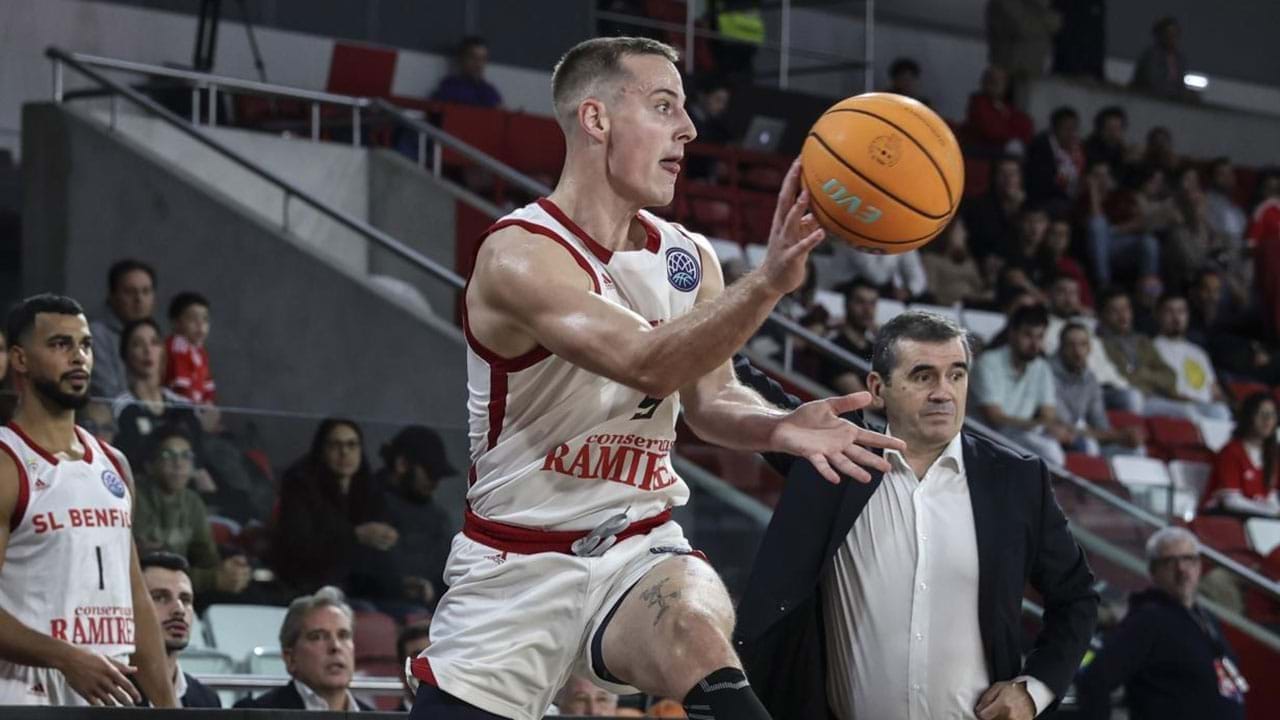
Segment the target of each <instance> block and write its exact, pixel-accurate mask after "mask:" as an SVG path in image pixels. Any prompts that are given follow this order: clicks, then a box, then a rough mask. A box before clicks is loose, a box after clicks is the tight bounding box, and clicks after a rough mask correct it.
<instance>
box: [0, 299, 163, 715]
mask: <svg viewBox="0 0 1280 720" xmlns="http://www.w3.org/2000/svg"><path fill="white" fill-rule="evenodd" d="M6 324H7V328H8V333H9V339H10V344H9V361H10V367H11V368H12V370H13V377H14V381H15V385H16V387H17V390H18V397H19V401H18V408H17V410H16V411H15V413H14V416H13V420H12V422H10V423H9V424H8V425H6V426H4V427H0V705H86V704H88V705H133V704H136V703H137V702H138V701H139V700H140V697H139V695H138V691H137V690H136V689H135V688H134V687H133V685H132V683H130V682H129V678H128V677H127V676H128V675H131V674H135V673H136V674H137V678H138V682H139V684H140V685H141V686H142V690H143V692H145V693H146V695H147V697H148V698H150V699H151V701H152V703H153V704H154V705H156V706H157V707H177V703H176V701H175V699H174V696H173V684H172V683H171V682H169V678H168V675H167V672H166V669H165V656H164V644H163V642H162V640H161V633H160V624H159V622H158V621H157V620H156V614H155V608H154V607H153V606H152V604H151V598H150V596H149V594H148V592H147V587H146V585H145V584H144V582H143V578H142V571H141V570H140V569H139V565H138V556H137V551H136V550H135V548H134V545H133V537H132V535H131V531H130V525H131V517H132V513H133V478H132V475H131V474H130V472H129V466H128V463H127V462H126V461H125V458H124V456H123V455H122V454H120V453H119V452H118V451H117V450H116V449H115V448H112V447H110V446H109V445H104V444H102V443H100V442H98V441H97V440H95V439H94V438H93V436H92V435H90V434H89V433H86V432H83V431H81V430H80V429H79V428H77V427H76V426H75V411H76V409H77V408H80V407H83V406H84V404H85V403H86V402H87V401H88V399H89V375H90V373H91V372H92V370H93V343H92V338H91V337H90V333H89V323H88V321H86V320H85V317H84V311H83V310H82V309H81V308H80V305H79V304H78V303H76V301H75V300H72V299H71V298H68V297H61V296H57V295H37V296H35V297H31V298H27V299H26V300H25V301H23V302H22V303H21V304H20V305H18V306H17V307H16V308H14V309H13V311H11V312H10V314H9V318H8V322H7V323H6ZM129 655H132V656H133V662H134V663H135V665H136V667H133V666H130V665H129V664H128V663H127V660H128V656H129Z"/></svg>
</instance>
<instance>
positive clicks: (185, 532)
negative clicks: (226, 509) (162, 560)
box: [133, 426, 249, 594]
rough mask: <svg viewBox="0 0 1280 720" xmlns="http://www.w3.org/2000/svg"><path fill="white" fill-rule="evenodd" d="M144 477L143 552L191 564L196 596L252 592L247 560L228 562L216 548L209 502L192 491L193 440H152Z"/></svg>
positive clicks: (169, 432) (140, 503) (137, 518)
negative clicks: (160, 553) (163, 554)
mask: <svg viewBox="0 0 1280 720" xmlns="http://www.w3.org/2000/svg"><path fill="white" fill-rule="evenodd" d="M150 441H151V449H150V452H149V453H148V458H147V462H146V464H145V465H143V466H142V467H144V468H145V471H144V473H142V475H141V477H139V478H138V483H137V487H136V488H135V492H136V498H135V504H136V507H135V509H134V517H133V537H134V539H135V540H136V541H137V543H138V551H139V552H157V551H164V552H170V553H175V554H177V555H181V556H182V557H183V558H185V559H186V560H187V561H188V562H189V563H191V568H190V575H191V582H192V585H193V587H194V588H195V591H196V592H198V593H207V592H212V591H217V592H219V593H223V594H236V593H240V592H243V591H244V589H245V588H247V587H248V586H249V563H248V562H247V561H246V560H245V558H244V557H243V556H235V557H229V558H227V559H226V560H222V559H221V558H220V557H219V554H218V547H217V545H215V544H214V542H213V533H212V532H211V531H210V529H209V518H208V515H207V512H206V510H205V505H204V500H201V499H200V495H199V494H197V493H196V491H194V490H192V489H191V488H190V487H189V485H190V483H191V477H192V475H193V474H194V472H195V452H193V451H192V447H191V438H190V436H188V435H187V433H186V432H185V431H184V430H183V429H182V428H181V427H178V426H171V427H162V428H160V429H158V430H156V431H155V432H154V433H152V434H151V437H150Z"/></svg>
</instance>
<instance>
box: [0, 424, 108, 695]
mask: <svg viewBox="0 0 1280 720" xmlns="http://www.w3.org/2000/svg"><path fill="white" fill-rule="evenodd" d="M76 433H77V434H78V436H79V438H80V442H81V444H83V445H84V449H85V450H84V458H83V459H81V460H77V461H72V460H66V459H59V458H56V457H54V456H52V455H51V454H49V453H48V452H46V451H45V450H44V449H43V448H41V447H39V446H37V445H36V444H35V443H33V442H32V441H31V440H30V439H29V438H27V437H26V435H25V434H24V433H23V432H22V430H21V429H20V428H18V427H17V426H16V425H7V426H4V427H0V452H4V453H6V454H8V455H9V457H10V458H11V459H12V460H13V461H14V463H15V464H17V466H18V483H19V485H18V504H17V506H16V508H15V510H14V514H13V517H12V518H10V519H9V546H8V549H7V550H6V551H5V554H4V566H3V567H0V608H3V609H4V610H5V611H7V612H9V613H10V614H12V615H13V616H14V617H16V618H17V619H18V620H20V621H22V622H23V623H24V624H25V625H27V627H30V628H31V629H33V630H36V631H38V632H42V633H45V634H48V635H51V636H53V637H55V638H58V639H59V640H66V641H67V642H70V643H73V644H75V645H80V646H82V647H84V648H85V649H87V650H91V651H93V652H98V653H102V654H104V655H111V656H119V655H124V654H128V653H132V652H133V650H134V640H133V622H134V619H133V591H132V588H131V586H130V568H131V565H130V559H131V553H132V551H133V536H132V534H131V527H132V524H133V518H132V507H133V505H132V498H131V497H130V493H129V488H128V486H127V485H126V484H125V482H124V479H123V477H122V475H123V470H122V468H120V467H119V466H118V465H117V464H116V458H115V457H114V456H112V455H110V454H109V453H108V452H107V451H106V450H105V449H104V448H103V446H102V445H100V444H99V443H98V441H97V440H96V439H95V438H93V437H91V436H90V435H89V434H88V433H86V432H83V431H82V430H80V428H76ZM6 665H10V663H4V662H0V674H7V673H4V672H3V666H6Z"/></svg>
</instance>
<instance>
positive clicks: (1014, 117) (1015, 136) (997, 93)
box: [965, 66, 1034, 149]
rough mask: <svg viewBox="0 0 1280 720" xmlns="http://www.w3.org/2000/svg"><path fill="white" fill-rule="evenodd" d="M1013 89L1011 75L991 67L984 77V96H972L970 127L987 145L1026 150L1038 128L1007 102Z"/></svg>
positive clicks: (980, 93) (967, 115)
mask: <svg viewBox="0 0 1280 720" xmlns="http://www.w3.org/2000/svg"><path fill="white" fill-rule="evenodd" d="M1008 89H1009V78H1008V75H1007V74H1006V73H1005V71H1004V70H1003V69H1002V68H999V67H994V66H992V67H989V68H987V69H986V72H984V73H983V74H982V92H977V93H974V94H972V95H970V96H969V110H968V112H967V113H966V114H965V125H967V126H968V127H969V129H970V131H972V132H973V133H974V135H976V136H977V137H978V139H980V140H981V141H982V142H984V143H988V144H990V145H993V146H995V147H996V148H998V149H1003V148H1004V147H1005V146H1006V145H1008V143H1009V141H1010V140H1017V141H1018V142H1020V143H1022V145H1023V146H1024V147H1025V146H1026V144H1027V143H1029V142H1031V135H1032V133H1033V132H1034V127H1033V126H1032V123H1031V118H1030V117H1029V116H1028V115H1027V114H1026V113H1024V112H1022V111H1021V110H1019V109H1018V108H1016V107H1014V106H1013V105H1010V104H1009V103H1008V102H1006V101H1005V95H1006V94H1007V93H1008Z"/></svg>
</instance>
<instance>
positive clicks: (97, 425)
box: [76, 400, 116, 445]
mask: <svg viewBox="0 0 1280 720" xmlns="http://www.w3.org/2000/svg"><path fill="white" fill-rule="evenodd" d="M76 424H77V425H79V426H80V427H82V428H84V431H85V432H87V433H89V434H90V435H92V436H93V437H94V438H96V439H97V440H98V442H100V443H103V444H104V445H115V444H116V418H115V415H113V414H112V413H111V403H107V402H102V401H100V400H91V401H89V403H88V404H86V405H85V406H84V407H82V408H80V409H79V410H78V411H76Z"/></svg>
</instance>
